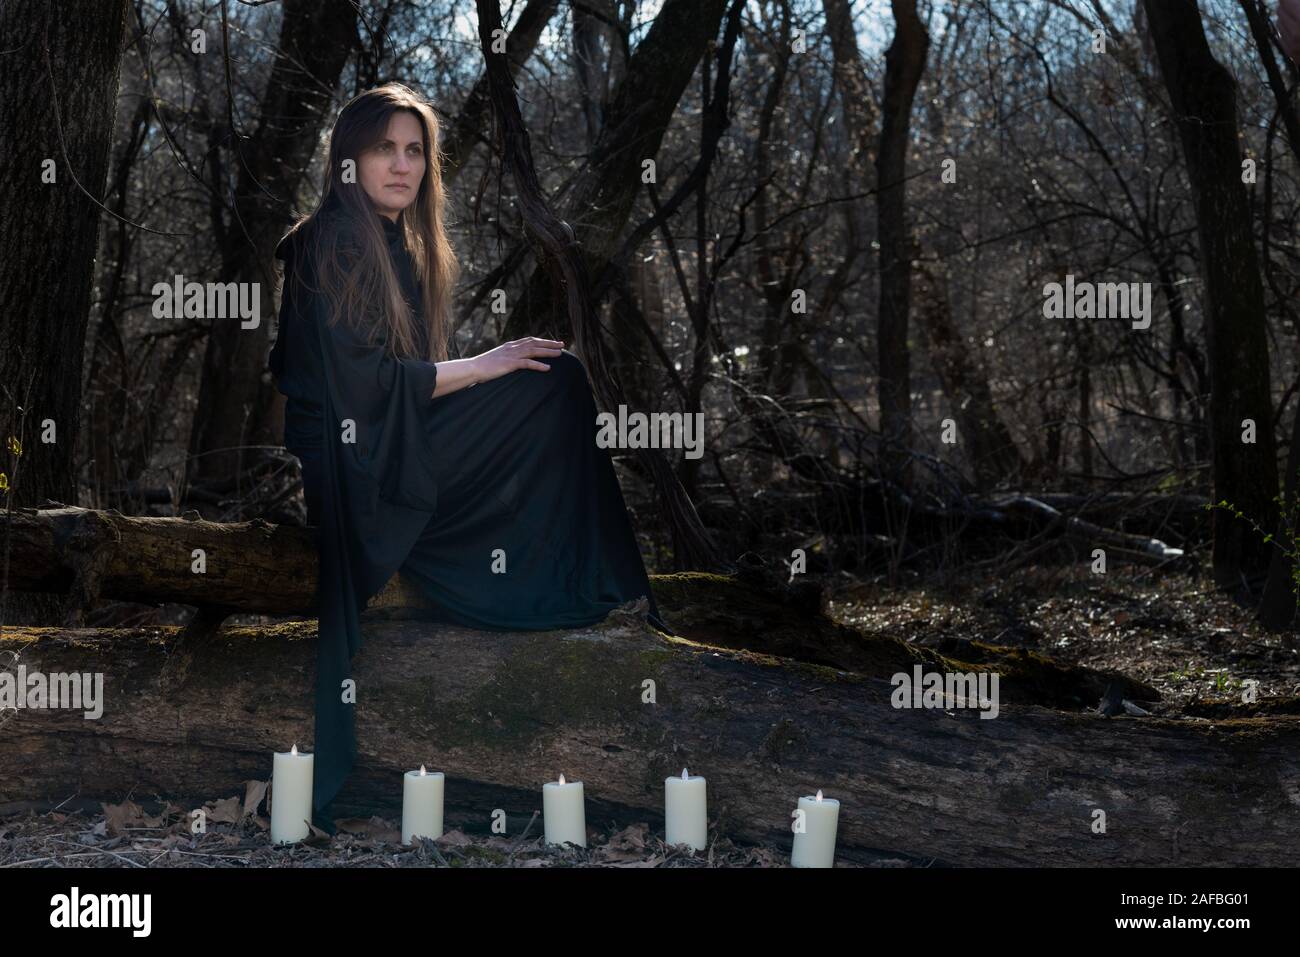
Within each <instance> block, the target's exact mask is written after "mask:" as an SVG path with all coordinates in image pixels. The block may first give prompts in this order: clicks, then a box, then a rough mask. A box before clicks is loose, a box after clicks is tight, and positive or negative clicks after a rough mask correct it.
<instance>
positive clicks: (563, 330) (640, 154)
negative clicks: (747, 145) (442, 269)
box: [503, 0, 725, 341]
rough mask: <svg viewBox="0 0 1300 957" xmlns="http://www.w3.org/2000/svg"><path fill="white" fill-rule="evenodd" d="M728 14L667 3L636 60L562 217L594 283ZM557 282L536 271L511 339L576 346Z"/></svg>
mask: <svg viewBox="0 0 1300 957" xmlns="http://www.w3.org/2000/svg"><path fill="white" fill-rule="evenodd" d="M724 6H725V2H724V0H665V2H664V4H663V6H662V7H661V8H660V9H659V13H658V15H656V17H655V18H654V22H653V23H651V25H650V30H649V32H648V33H647V34H646V35H645V39H643V40H642V41H641V42H640V43H639V44H637V47H636V50H635V51H633V53H632V56H631V58H630V60H629V62H628V66H627V74H626V75H625V76H624V77H623V80H622V82H621V83H619V85H618V90H617V91H616V92H615V94H614V100H613V102H612V103H611V104H610V107H609V111H608V113H607V114H606V115H605V125H604V127H603V128H602V129H601V131H600V138H599V140H598V141H597V143H596V147H595V149H593V150H592V152H591V160H590V163H589V165H587V166H586V167H584V168H583V171H582V172H581V173H580V174H579V176H578V179H577V182H576V183H575V184H574V186H573V189H572V190H571V191H570V193H569V197H568V201H567V203H566V205H565V208H564V212H563V213H562V214H561V217H560V218H561V219H563V220H565V221H567V222H568V223H569V224H570V226H571V227H572V229H573V231H574V238H575V241H576V242H577V243H578V248H579V250H580V251H581V253H582V255H583V256H584V257H585V259H586V271H587V274H588V275H589V276H593V277H594V276H599V275H600V274H601V272H602V270H603V269H604V266H605V262H606V261H607V260H608V259H609V257H610V256H611V255H612V254H613V252H614V251H615V249H616V247H617V244H618V241H619V239H620V236H621V234H622V231H623V227H624V226H625V225H626V224H627V220H628V216H629V215H630V213H631V212H632V206H633V203H634V202H635V200H636V196H637V194H638V193H639V192H640V190H641V185H642V184H641V176H642V173H643V169H642V162H643V161H644V160H647V159H656V157H657V154H658V152H659V144H660V142H661V141H662V140H663V137H664V133H665V132H666V131H667V129H668V124H669V123H670V122H671V121H672V117H673V111H674V110H675V109H676V108H677V102H678V100H679V99H680V98H681V95H682V93H683V92H684V91H685V89H686V85H687V84H688V83H689V82H690V80H691V77H692V76H693V75H694V74H695V68H696V66H697V65H698V64H699V62H700V57H701V56H702V55H703V53H704V49H705V47H706V46H707V45H708V44H709V42H710V41H712V40H714V39H715V38H716V37H717V34H718V27H719V25H720V24H721V23H722V11H723V7H724ZM556 278H557V277H555V276H552V275H551V274H550V273H549V271H548V270H547V268H546V266H545V265H539V266H538V267H537V268H536V269H535V270H534V272H533V274H532V277H531V278H530V279H529V281H528V285H527V289H526V291H525V294H524V296H523V298H522V299H521V300H520V301H519V303H518V304H517V305H516V307H515V309H514V310H513V311H512V312H511V314H510V318H509V319H508V320H507V321H506V327H505V331H504V333H503V338H504V339H506V340H509V339H518V338H521V337H523V336H526V335H544V334H545V335H549V336H550V338H558V339H564V340H565V341H569V340H570V336H571V331H570V329H569V327H568V315H567V313H566V312H565V310H564V308H563V301H564V293H563V290H557V289H556V282H555V281H556ZM557 304H559V306H560V308H556V306H557Z"/></svg>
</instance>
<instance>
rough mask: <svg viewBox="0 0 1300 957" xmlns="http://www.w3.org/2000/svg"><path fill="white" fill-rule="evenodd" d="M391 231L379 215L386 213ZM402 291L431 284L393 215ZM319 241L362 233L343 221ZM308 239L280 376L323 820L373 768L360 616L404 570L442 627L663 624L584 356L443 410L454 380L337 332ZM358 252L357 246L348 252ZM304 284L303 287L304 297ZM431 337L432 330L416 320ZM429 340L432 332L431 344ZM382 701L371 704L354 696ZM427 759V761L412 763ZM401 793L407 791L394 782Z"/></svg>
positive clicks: (328, 221)
mask: <svg viewBox="0 0 1300 957" xmlns="http://www.w3.org/2000/svg"><path fill="white" fill-rule="evenodd" d="M376 215H377V216H378V214H376ZM379 220H380V222H381V224H382V226H383V229H384V233H385V236H386V238H387V240H388V247H389V252H390V254H391V255H392V257H393V265H394V268H395V269H396V271H397V275H398V277H399V280H400V281H401V284H402V287H403V292H404V294H405V296H406V298H407V300H408V301H409V302H411V304H412V307H413V309H414V310H415V314H416V316H417V318H418V317H419V316H420V302H421V300H420V295H419V286H418V283H417V280H416V278H415V274H414V269H413V267H412V263H411V261H410V257H409V255H408V254H407V252H406V249H405V245H404V243H403V241H402V236H401V232H400V230H399V228H398V226H397V225H396V224H395V223H393V222H391V221H390V220H388V219H387V218H386V217H383V216H379ZM318 221H319V225H320V228H334V229H341V230H344V231H345V232H346V231H347V230H348V229H349V227H348V225H347V222H346V220H345V219H343V218H342V215H341V214H337V213H335V214H326V215H323V216H321V217H318ZM301 233H302V231H301V230H300V231H299V233H297V234H294V235H291V236H286V237H285V239H284V240H282V241H281V243H280V245H279V246H278V247H277V249H276V257H277V258H278V259H282V260H284V262H285V281H284V286H283V291H282V294H281V303H280V314H279V327H278V329H277V332H276V341H275V345H274V347H273V348H272V350H271V355H270V361H269V366H270V368H271V370H272V372H274V373H275V377H276V385H277V388H278V389H279V390H280V392H282V393H283V394H284V395H285V396H286V404H285V426H284V444H285V446H286V448H288V450H289V451H290V452H292V453H293V454H294V455H295V456H297V457H298V459H299V460H300V461H301V463H302V473H303V484H304V491H305V494H306V499H307V507H308V520H309V522H310V524H312V525H314V526H316V528H317V533H318V536H319V537H318V546H319V551H320V590H319V592H318V595H317V601H318V606H317V611H318V615H319V640H318V648H317V680H316V740H315V752H314V753H315V764H314V780H313V785H312V804H313V820H314V823H316V825H317V826H319V827H323V828H324V829H325V830H327V831H329V832H330V833H333V831H334V825H333V822H332V820H331V819H330V816H329V815H328V814H326V812H325V808H326V806H327V805H328V804H329V803H330V801H332V800H333V799H334V797H335V795H337V793H338V791H339V789H340V788H341V787H342V785H343V782H344V780H345V779H346V778H347V776H348V774H349V773H350V771H351V769H352V766H353V763H354V760H355V757H356V741H355V732H354V717H353V710H352V709H353V708H354V707H355V706H356V705H353V704H351V703H347V702H345V688H344V683H345V681H347V679H348V678H349V677H350V674H351V659H352V656H353V655H355V654H356V652H357V651H358V650H359V649H360V647H361V631H360V624H359V615H360V612H361V610H362V609H363V608H364V607H365V605H366V602H367V601H368V600H369V599H370V598H371V597H372V596H374V595H375V594H377V593H378V592H379V591H380V590H381V589H382V588H383V587H384V585H385V584H386V583H387V582H388V580H389V579H390V578H391V577H392V576H393V574H394V573H395V572H397V571H398V570H399V569H400V570H401V572H402V575H403V577H404V578H408V579H409V580H410V581H412V582H413V583H414V584H415V586H416V587H418V588H420V590H421V591H422V592H423V593H424V594H425V595H426V596H427V597H428V598H430V599H431V600H432V601H433V602H434V603H435V604H436V605H437V607H438V611H437V612H435V613H434V617H435V618H437V619H439V620H442V621H445V622H449V623H453V624H459V625H464V626H467V627H471V628H480V629H488V630H512V631H513V630H531V629H548V628H571V627H579V626H582V625H589V624H594V623H595V622H598V621H600V620H601V619H603V618H604V617H605V616H606V615H607V614H608V613H609V612H610V611H611V610H612V609H613V608H615V607H617V606H619V605H621V604H623V603H625V602H627V601H629V600H632V599H635V598H638V597H640V596H645V597H646V598H647V599H648V600H649V613H650V614H649V617H650V621H651V622H652V624H654V625H655V626H656V627H659V628H661V629H662V630H663V631H665V632H667V633H669V634H672V632H671V631H670V630H669V628H668V627H667V626H666V625H665V624H664V622H663V620H662V619H661V618H660V617H659V611H658V607H657V605H656V604H655V599H654V595H653V593H652V592H651V590H650V584H649V580H648V578H647V576H646V571H645V566H644V564H643V563H642V559H641V554H640V551H639V549H638V547H637V543H636V538H635V536H634V535H633V531H632V527H631V523H630V521H629V520H628V515H627V508H626V505H625V503H624V501H623V495H622V491H621V490H620V488H619V485H618V479H617V477H616V476H615V474H614V469H613V464H612V463H611V461H610V457H609V453H608V451H606V450H605V449H602V448H600V447H599V446H598V445H597V444H596V434H597V432H598V428H597V424H596V413H597V409H596V405H595V400H594V398H593V396H592V393H591V388H590V385H589V383H588V381H587V374H586V369H585V367H584V366H583V365H582V363H581V362H580V361H579V359H578V358H577V357H576V356H575V355H573V354H572V353H571V352H569V351H568V350H565V351H564V353H563V354H562V355H560V356H556V357H554V358H551V357H544V358H542V359H541V360H540V361H542V362H545V363H547V364H548V365H549V366H550V371H548V372H542V371H540V370H533V369H518V370H515V371H514V372H511V373H508V374H506V375H504V376H500V377H498V378H496V379H492V380H490V381H488V382H481V383H479V384H477V385H474V386H467V387H465V388H462V389H459V390H457V391H456V392H453V393H451V394H449V395H444V396H440V397H438V398H437V399H434V398H432V395H433V391H434V386H435V384H436V382H437V367H436V366H435V365H434V364H433V363H431V362H427V361H423V360H419V359H406V358H401V359H399V358H395V357H393V356H392V355H390V354H389V353H388V351H387V349H386V345H385V341H384V338H383V337H382V336H381V337H380V338H379V339H378V340H377V341H376V343H375V344H374V345H368V344H367V343H366V342H365V341H364V336H362V335H359V334H358V333H357V332H356V331H355V330H353V329H352V328H350V327H349V325H348V323H347V321H346V317H341V318H340V319H339V320H338V321H337V322H336V323H335V324H333V325H330V324H328V323H327V322H326V321H325V320H326V317H327V316H328V314H329V313H328V307H327V305H326V303H325V300H324V298H323V297H322V296H321V295H320V294H319V293H318V292H316V291H315V287H316V285H317V284H316V282H315V275H314V266H313V264H312V263H311V262H310V259H311V257H310V256H308V255H304V251H305V249H306V248H307V247H308V245H309V244H308V243H306V242H304V241H302V238H301ZM344 245H346V240H344ZM296 270H303V271H304V278H305V279H306V280H307V281H306V283H305V285H304V286H301V287H300V286H298V285H297V284H295V283H294V282H292V280H293V278H294V272H295V271H296ZM416 325H417V328H419V329H421V330H423V325H422V323H420V322H417V324H416ZM421 335H423V331H421ZM355 700H356V701H357V703H358V704H360V705H362V706H364V704H365V689H364V688H357V689H355ZM419 760H427V757H426V756H425V755H415V754H413V755H411V761H412V764H414V763H416V762H417V761H419ZM394 786H396V785H394Z"/></svg>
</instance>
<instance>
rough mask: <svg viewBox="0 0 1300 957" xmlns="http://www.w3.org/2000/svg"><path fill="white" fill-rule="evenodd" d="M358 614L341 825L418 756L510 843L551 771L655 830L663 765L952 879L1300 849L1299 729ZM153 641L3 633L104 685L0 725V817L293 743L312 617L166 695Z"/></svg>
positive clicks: (459, 803)
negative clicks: (921, 692)
mask: <svg viewBox="0 0 1300 957" xmlns="http://www.w3.org/2000/svg"><path fill="white" fill-rule="evenodd" d="M364 620H365V645H364V647H363V649H362V651H361V653H360V654H359V655H358V656H357V658H356V660H355V668H354V675H355V677H356V681H357V688H358V699H357V701H358V703H357V739H358V748H359V753H358V766H357V770H356V772H355V773H354V775H353V777H352V778H351V779H350V780H349V782H348V784H347V785H346V786H345V789H344V792H343V793H342V794H341V795H340V797H339V801H338V804H337V806H338V809H339V811H340V813H357V814H363V815H364V814H371V813H387V814H395V813H397V810H398V808H399V806H400V800H401V777H400V775H401V773H402V772H403V771H405V770H408V769H410V768H412V767H418V766H419V765H420V764H421V763H425V764H428V765H429V766H430V767H433V768H437V769H439V770H442V771H444V772H445V773H446V774H447V776H448V782H447V791H446V794H447V801H448V813H449V819H454V816H455V815H456V814H459V815H461V816H462V818H463V819H464V820H466V821H469V822H478V824H479V826H480V827H484V828H486V826H487V825H488V823H489V820H490V815H491V814H492V812H493V810H494V809H496V808H501V809H503V810H504V811H505V812H506V814H507V822H508V827H509V833H510V834H518V833H519V832H520V830H522V827H523V825H524V823H525V822H526V821H528V819H529V817H530V815H531V813H532V811H533V810H535V809H537V808H539V807H540V794H539V788H540V787H541V784H542V783H543V782H545V781H549V780H554V779H555V778H556V777H557V775H558V774H560V773H563V774H564V775H565V776H566V778H568V779H570V780H582V781H583V782H584V784H585V790H586V794H587V796H588V801H589V805H588V806H589V820H592V821H595V820H597V819H598V818H599V816H600V815H602V814H605V813H608V814H611V815H613V814H626V813H636V814H637V815H638V816H639V817H640V818H641V819H649V820H651V821H652V822H654V823H655V825H656V826H658V824H659V822H660V821H661V820H662V817H661V815H662V807H663V786H664V778H665V777H666V776H668V775H671V774H676V773H680V771H681V769H682V767H683V766H685V767H688V768H690V769H691V771H692V772H694V773H699V774H703V775H705V776H706V777H707V779H708V782H709V783H708V787H709V808H710V818H711V821H712V822H713V823H715V824H716V827H717V828H718V830H719V831H721V832H723V833H726V834H728V835H729V836H731V837H733V838H736V839H742V840H755V841H767V842H776V843H778V844H785V845H786V846H788V842H789V839H790V837H789V820H790V819H789V815H790V812H791V810H792V809H793V808H794V806H795V802H796V800H797V798H798V797H799V796H801V795H805V794H812V793H815V792H816V790H817V789H819V788H820V789H822V790H823V791H824V792H825V793H826V794H827V796H829V797H834V798H837V799H839V800H840V801H841V802H842V803H841V808H840V819H839V843H840V846H841V847H842V848H844V849H846V851H847V850H848V849H852V848H863V847H865V848H876V849H888V850H892V851H895V852H900V853H904V854H907V855H910V856H912V857H916V858H924V859H926V860H929V859H935V860H937V861H939V862H943V863H949V864H956V865H979V864H983V865H1062V864H1090V865H1106V866H1115V865H1197V866H1201V865H1218V866H1222V865H1249V866H1265V865H1282V864H1288V863H1290V860H1291V856H1292V850H1291V849H1292V847H1293V846H1294V843H1295V841H1296V840H1297V838H1300V815H1298V814H1297V805H1300V717H1297V716H1295V715H1279V716H1274V717H1252V718H1227V719H1223V720H1207V719H1191V718H1185V719H1182V720H1176V719H1168V718H1130V717H1127V716H1122V717H1117V718H1103V717H1099V716H1096V715H1093V714H1089V713H1063V712H1058V711H1054V710H1048V709H1044V708H1041V707H1038V706H1034V705H1017V704H1013V703H1008V702H1007V701H1006V700H1003V702H1002V704H1001V707H1000V711H999V713H998V716H997V717H996V718H994V719H991V720H987V719H981V718H980V717H979V712H978V711H977V710H976V709H972V708H963V707H955V706H951V705H952V704H954V703H950V706H949V707H948V708H947V709H946V710H940V709H917V710H907V709H898V708H895V707H893V705H892V704H891V694H892V692H893V690H894V689H893V687H892V685H891V684H890V682H889V681H888V680H886V677H885V676H880V675H863V674H855V673H851V672H844V671H838V670H836V669H832V668H828V667H824V666H818V665H809V664H803V663H799V662H793V661H789V660H786V659H779V658H773V657H769V656H763V655H756V654H754V653H751V652H746V651H739V650H731V649H723V648H716V647H710V646H706V645H700V644H695V643H692V642H689V641H686V640H683V639H670V638H666V637H665V636H663V635H661V634H659V633H658V632H655V631H653V630H652V629H650V628H648V627H647V626H646V625H645V623H644V621H643V620H642V619H639V618H636V617H633V616H627V615H623V614H617V615H611V616H610V618H609V619H607V620H606V622H604V623H602V624H601V625H599V626H595V627H592V628H589V629H577V630H572V631H554V632H525V633H519V632H516V633H494V632H475V631H470V630H467V629H461V628H455V627H448V626H443V625H434V624H431V623H428V622H422V621H411V620H377V619H376V617H375V613H373V612H367V613H366V615H365V618H364ZM169 631H174V629H165V628H151V629H144V630H117V631H114V630H90V629H84V630H65V629H56V628H49V629H38V628H25V629H13V630H10V631H7V632H6V634H5V635H4V636H3V638H0V656H2V657H0V661H6V660H10V658H11V657H12V655H11V654H6V653H12V654H17V655H19V656H20V658H19V660H21V661H23V662H25V663H26V665H27V667H28V668H29V669H33V668H39V669H40V670H41V671H42V672H44V673H45V674H50V673H54V672H93V671H98V672H102V673H103V675H104V700H103V714H102V717H100V718H99V719H97V720H85V719H84V718H83V716H82V714H81V713H80V712H75V711H67V710H55V709H46V710H20V711H17V712H10V713H8V714H6V715H4V725H3V727H2V728H0V737H2V739H3V742H4V746H3V747H2V748H0V803H3V802H11V801H31V800H48V801H50V802H53V803H57V802H59V801H62V800H65V799H67V798H69V797H71V796H74V795H77V796H80V797H90V796H93V797H102V798H104V799H107V800H113V801H117V800H121V799H123V798H125V797H127V796H134V798H135V799H136V800H140V799H142V798H146V797H148V796H149V795H158V796H160V797H168V798H180V799H183V800H184V799H189V800H193V801H196V802H197V801H201V800H210V799H212V798H214V797H219V796H225V795H229V794H232V793H242V782H243V781H245V780H248V779H257V780H265V779H266V778H267V777H268V776H269V773H270V768H271V752H272V751H273V750H286V749H287V748H288V747H289V746H290V745H291V744H294V743H295V742H296V743H298V744H299V745H300V746H301V747H309V746H310V741H311V714H312V710H311V704H312V702H311V693H310V689H311V687H312V668H313V663H314V642H313V640H312V639H313V638H314V635H315V623H314V622H296V623H285V624H281V625H272V626H263V627H227V628H225V629H223V630H222V631H221V632H220V633H219V634H217V635H216V636H215V637H214V638H213V640H212V641H211V642H210V643H208V644H207V645H206V646H204V647H203V648H202V649H201V650H200V652H199V653H198V657H197V660H196V662H195V666H194V669H193V672H192V676H191V679H190V680H189V681H188V682H187V683H186V684H185V685H184V686H183V687H181V688H179V689H178V690H176V691H175V692H174V693H173V694H171V695H166V694H163V693H162V692H161V691H160V690H159V681H160V678H161V675H162V673H163V668H164V664H165V662H166V656H167V647H168V643H167V641H166V640H165V639H166V638H167V633H168V632H169ZM10 670H12V667H11V668H10ZM647 681H650V682H653V685H652V686H650V685H647V684H646V682H647ZM650 687H652V688H653V691H654V701H653V703H649V702H647V701H646V700H644V695H645V692H646V690H647V688H650ZM192 806H197V804H195V805H192ZM1098 811H1100V812H1104V821H1105V831H1104V833H1095V832H1094V827H1095V826H1096V822H1097V821H1098V820H1100V818H1099V817H1098V815H1097V812H1098Z"/></svg>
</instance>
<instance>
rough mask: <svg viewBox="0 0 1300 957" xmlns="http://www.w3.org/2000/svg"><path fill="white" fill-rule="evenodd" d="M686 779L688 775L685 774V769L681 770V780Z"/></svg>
mask: <svg viewBox="0 0 1300 957" xmlns="http://www.w3.org/2000/svg"><path fill="white" fill-rule="evenodd" d="M688 777H689V775H688V774H687V773H686V769H685V768H682V780H683V781H685V780H686V779H687V778H688Z"/></svg>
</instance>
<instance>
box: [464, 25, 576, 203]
mask: <svg viewBox="0 0 1300 957" xmlns="http://www.w3.org/2000/svg"><path fill="white" fill-rule="evenodd" d="M558 6H559V0H528V5H527V6H525V7H524V11H523V13H521V14H519V19H518V20H516V21H515V26H514V29H512V30H511V31H510V36H509V38H508V40H507V41H506V57H507V58H508V59H509V61H510V75H511V76H514V75H515V74H517V73H518V72H519V70H520V68H521V67H523V65H524V64H525V63H527V62H528V59H529V57H531V56H532V54H533V50H534V49H536V47H537V41H538V40H539V39H540V38H541V35H542V31H543V30H544V29H546V25H547V24H548V23H550V22H551V19H552V18H553V17H554V16H555V10H556V7H558ZM575 14H576V11H575ZM491 119H492V98H491V97H490V96H489V95H488V79H487V73H486V72H485V73H483V74H482V75H481V76H479V78H478V82H476V83H475V84H474V89H472V90H470V93H469V96H467V97H465V102H464V103H463V104H461V108H460V112H459V113H457V114H456V121H455V122H454V123H452V124H451V125H450V126H449V127H448V128H447V130H446V132H445V134H444V137H443V142H442V150H443V154H444V155H445V157H446V159H445V162H444V163H443V169H442V184H443V188H444V189H448V190H449V189H451V184H452V183H453V182H455V180H456V177H457V176H459V175H460V171H461V170H462V169H463V168H464V167H465V161H466V160H468V159H469V154H470V152H471V151H472V150H473V149H474V147H475V146H476V145H477V144H478V143H479V142H480V141H482V140H483V139H484V137H485V135H486V131H485V130H484V126H485V125H486V124H488V123H489V122H490V121H491Z"/></svg>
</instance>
